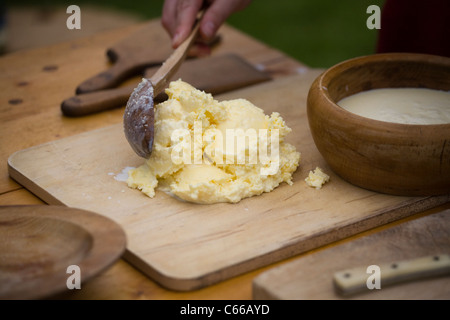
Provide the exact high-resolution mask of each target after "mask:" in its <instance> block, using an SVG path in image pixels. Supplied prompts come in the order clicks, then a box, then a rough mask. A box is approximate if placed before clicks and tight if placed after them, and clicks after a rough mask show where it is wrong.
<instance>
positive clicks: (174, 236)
mask: <svg viewBox="0 0 450 320" xmlns="http://www.w3.org/2000/svg"><path fill="white" fill-rule="evenodd" d="M320 72H321V70H313V71H308V72H307V73H304V74H299V75H296V76H290V77H285V78H281V79H277V80H274V81H269V82H265V83H263V84H258V85H255V86H251V87H247V88H245V89H241V90H237V91H233V92H230V93H227V94H223V95H219V96H216V97H215V98H216V99H218V100H224V99H227V100H228V99H232V98H247V99H248V100H250V101H251V102H253V103H254V104H255V105H257V106H259V107H261V108H263V109H264V110H265V111H266V113H268V114H270V113H271V112H273V111H277V112H279V113H280V114H281V116H282V117H283V118H284V119H285V121H286V123H287V125H288V126H289V127H291V128H292V133H291V134H290V135H289V136H288V137H287V141H289V142H291V143H293V144H294V145H295V146H296V148H297V150H298V151H300V152H301V153H302V160H301V165H300V167H299V169H298V170H297V172H296V173H295V174H294V179H293V181H294V185H292V186H289V185H286V184H283V185H280V186H279V187H278V188H277V189H275V190H274V191H273V192H270V193H266V194H263V195H261V196H257V197H253V198H248V199H244V200H243V201H241V202H239V203H237V204H228V203H221V204H214V205H198V204H191V203H186V202H180V201H178V200H176V199H174V198H172V197H170V196H169V195H167V194H165V193H163V192H157V193H156V196H155V198H153V199H150V198H148V197H146V196H145V195H143V194H142V193H141V192H139V191H137V190H132V189H129V188H128V187H127V186H126V184H125V183H123V182H119V181H116V180H115V179H114V176H115V175H116V174H119V173H120V172H121V171H122V170H123V169H124V168H126V167H128V166H132V167H136V166H138V165H140V164H142V162H143V161H142V159H141V158H139V157H138V156H136V155H135V154H134V153H133V151H132V150H131V147H130V146H129V145H128V143H127V141H126V139H125V137H124V134H123V128H122V124H121V123H119V124H117V125H113V126H109V127H105V128H102V129H99V130H95V131H90V132H85V133H82V134H79V135H75V136H72V137H68V138H64V139H62V140H58V141H53V142H50V143H47V144H44V145H39V146H36V147H32V148H29V149H26V150H22V151H19V152H17V153H15V154H13V155H11V156H10V158H9V161H8V168H9V173H10V176H11V177H12V178H13V179H15V180H16V181H17V182H19V183H20V184H22V185H23V186H24V187H26V188H27V189H29V190H30V191H31V192H33V193H34V194H36V195H37V196H38V197H40V198H41V199H43V200H44V201H46V202H47V203H49V204H64V205H66V206H69V207H77V208H81V209H86V210H90V211H94V212H97V213H100V214H103V215H106V216H108V217H110V218H112V219H113V220H115V221H117V222H118V223H119V224H120V225H121V226H123V228H124V229H125V231H126V234H127V239H128V247H127V251H126V252H125V255H124V258H125V259H127V260H128V261H129V262H130V263H132V264H134V265H135V266H136V267H137V268H139V269H140V270H141V271H142V272H144V273H145V274H147V275H148V276H149V277H151V278H153V279H154V280H155V281H156V282H158V283H159V284H161V285H162V286H164V287H166V288H169V289H173V290H182V291H188V290H194V289H198V288H202V287H205V286H208V285H211V284H214V283H217V282H219V281H222V280H225V279H228V278H231V277H234V276H236V275H239V274H242V273H245V272H247V271H250V270H254V269H256V268H259V267H262V266H267V265H269V264H271V263H274V262H276V261H280V260H282V259H285V258H288V257H292V256H294V255H296V254H299V253H302V252H305V251H307V250H310V249H313V248H317V247H319V246H323V245H325V244H328V243H330V242H333V241H336V240H339V239H342V238H345V237H348V236H351V235H354V234H356V233H359V232H362V231H365V230H368V229H370V228H373V227H376V226H379V225H383V224H385V223H388V222H391V221H394V220H396V219H400V218H403V217H406V216H409V215H412V214H414V213H417V212H420V211H423V210H425V209H428V208H432V207H435V206H437V205H439V204H442V203H445V202H447V201H449V200H450V195H446V196H440V197H421V198H409V197H398V196H389V195H384V194H378V193H375V192H371V191H367V190H364V189H361V188H358V187H355V186H352V185H350V184H348V183H347V182H345V181H343V180H342V179H340V178H339V177H338V176H336V175H335V174H334V173H333V172H331V170H330V169H329V167H328V166H327V165H326V163H325V162H324V160H323V158H322V157H321V155H320V153H319V152H318V150H317V149H316V147H315V145H314V142H313V139H312V137H311V135H310V132H309V128H308V123H307V116H306V96H307V93H308V90H309V87H310V85H311V83H312V81H313V80H314V79H315V78H316V77H317V76H318V75H319V74H320ZM316 166H319V167H322V168H323V169H324V171H325V172H326V173H328V174H330V176H331V180H330V182H329V183H328V184H326V185H325V186H324V187H323V188H322V189H321V190H316V189H313V188H310V187H308V186H307V185H306V183H305V181H304V179H305V178H306V176H307V175H308V173H309V171H310V170H313V169H314V168H316Z"/></svg>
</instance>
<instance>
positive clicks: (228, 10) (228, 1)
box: [200, 0, 251, 40]
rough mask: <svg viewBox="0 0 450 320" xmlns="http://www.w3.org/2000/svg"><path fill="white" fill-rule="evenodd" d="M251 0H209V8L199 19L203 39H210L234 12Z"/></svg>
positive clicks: (241, 8) (244, 6)
mask: <svg viewBox="0 0 450 320" xmlns="http://www.w3.org/2000/svg"><path fill="white" fill-rule="evenodd" d="M250 3H251V0H245V1H242V0H216V1H214V2H212V1H211V3H210V6H209V8H208V9H207V11H206V12H205V15H204V17H203V19H202V21H201V26H200V34H201V36H202V38H203V39H205V40H210V39H211V38H212V37H213V36H214V35H215V34H216V32H217V30H218V29H219V27H220V26H221V25H222V24H223V23H224V22H225V20H226V19H227V18H228V17H229V16H230V15H231V14H232V13H234V12H237V11H240V10H243V9H244V8H246V7H247V6H248V5H249V4H250Z"/></svg>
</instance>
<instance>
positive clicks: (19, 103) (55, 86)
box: [0, 20, 450, 300]
mask: <svg viewBox="0 0 450 320" xmlns="http://www.w3.org/2000/svg"><path fill="white" fill-rule="evenodd" d="M146 23H151V24H154V32H161V30H162V29H161V26H160V22H159V20H152V21H150V22H146ZM142 25H143V24H136V25H133V26H130V27H126V28H121V29H117V30H113V31H107V32H103V33H99V34H96V35H94V36H91V37H88V38H83V39H78V40H74V41H70V42H65V43H60V44H56V45H52V46H48V47H41V48H36V49H32V50H25V51H19V52H16V53H11V54H8V55H5V56H3V57H1V58H0V70H1V72H0V84H1V87H2V92H1V96H0V123H1V126H0V139H1V140H0V156H1V157H0V205H24V204H41V205H43V204H45V203H44V202H43V201H41V200H40V199H39V198H38V197H36V196H35V195H33V194H32V193H30V192H29V191H27V190H26V189H24V188H23V187H22V186H21V185H19V184H18V183H16V182H15V181H14V180H12V179H11V178H10V177H9V174H8V168H7V160H8V158H9V156H10V155H11V154H13V153H14V152H16V151H19V150H22V149H25V148H28V147H31V146H36V145H40V144H42V143H45V142H49V141H53V140H57V139H61V138H64V137H68V136H71V135H75V134H79V133H82V132H85V131H89V130H93V129H97V128H101V127H105V126H109V125H112V124H117V123H120V122H122V116H123V108H118V109H114V110H110V111H106V112H102V113H98V114H94V115H90V116H85V117H80V118H67V117H64V116H63V115H62V113H61V109H60V104H61V102H62V101H63V100H65V99H67V98H68V97H71V96H73V95H74V91H75V88H76V87H77V85H78V84H80V83H81V82H82V81H84V80H85V79H87V78H89V77H91V76H92V75H94V74H97V73H98V72H101V71H104V70H106V69H108V68H109V66H110V65H109V62H108V61H107V58H106V56H105V50H106V49H107V48H108V47H110V46H112V45H113V44H115V43H116V42H117V41H119V40H120V39H122V38H123V37H125V36H127V35H130V34H132V33H133V32H135V31H136V30H138V29H139V28H141V27H142ZM219 33H220V34H221V35H222V38H223V39H222V41H221V43H220V44H219V45H217V46H216V47H215V48H214V51H213V54H222V53H235V54H239V55H240V56H242V57H243V58H245V59H246V60H247V61H248V62H250V63H252V64H254V65H256V66H258V67H259V68H263V69H264V70H266V71H267V72H269V73H270V74H271V75H272V77H274V78H278V77H284V76H287V75H293V74H298V73H305V72H308V70H309V68H308V67H307V66H305V65H304V64H303V63H301V62H299V61H296V60H294V59H292V58H291V57H289V56H287V55H285V54H283V53H282V52H280V51H279V50H276V49H274V48H271V47H269V46H267V45H265V44H264V43H261V42H260V41H258V40H256V39H254V38H252V37H250V36H248V35H245V34H243V33H241V32H239V31H238V30H236V29H234V28H232V27H230V26H228V25H225V26H223V27H222V29H221V30H220V32H219ZM126 84H127V83H125V85H126ZM448 208H450V204H449V203H447V204H445V205H443V206H440V207H438V208H434V209H432V210H428V211H427V212H423V213H419V214H417V215H415V217H417V216H421V215H426V214H431V213H434V212H439V211H441V210H444V209H448ZM402 222H403V221H397V222H395V223H391V224H389V225H386V226H384V227H383V228H386V227H389V226H392V225H394V224H397V223H402ZM378 229H380V228H377V229H376V230H372V231H370V232H376V231H378ZM348 240H349V239H346V240H344V241H348ZM341 242H342V241H341ZM339 243H340V242H338V243H334V244H332V245H337V244H339ZM330 246H331V245H330ZM323 249H324V248H321V249H317V250H323ZM310 253H311V252H307V253H305V254H310ZM300 256H301V255H298V256H295V257H293V258H291V259H288V260H284V261H281V262H279V263H277V264H274V265H271V266H268V267H265V268H260V269H258V270H255V271H252V272H249V273H246V274H243V275H241V276H238V277H235V278H232V279H230V280H227V281H224V282H221V283H218V284H216V285H213V286H210V287H207V288H204V289H201V290H197V291H192V292H174V291H170V290H167V289H165V288H163V287H161V286H159V285H158V284H156V283H155V282H153V281H152V280H151V279H149V278H148V277H147V276H145V275H144V274H142V273H141V272H140V271H138V270H137V269H135V268H134V267H133V266H132V265H130V264H129V263H128V262H126V261H125V260H119V261H118V262H116V263H115V264H114V265H113V266H111V267H110V268H108V269H107V270H106V271H104V272H102V273H101V274H99V275H98V276H96V277H95V278H94V279H91V280H90V281H88V282H87V283H85V284H83V287H82V289H81V290H72V291H68V292H67V293H64V294H63V295H60V296H58V297H57V298H62V299H93V300H94V299H95V300H98V299H153V300H171V299H183V300H184V299H193V300H196V299H199V300H202V299H205V300H209V299H220V300H233V299H242V300H248V299H251V298H252V281H253V279H254V278H255V277H256V276H257V275H258V274H260V273H261V272H264V271H266V270H268V269H271V268H273V267H275V266H277V265H281V264H283V263H287V262H289V261H291V260H293V259H297V258H298V257H300Z"/></svg>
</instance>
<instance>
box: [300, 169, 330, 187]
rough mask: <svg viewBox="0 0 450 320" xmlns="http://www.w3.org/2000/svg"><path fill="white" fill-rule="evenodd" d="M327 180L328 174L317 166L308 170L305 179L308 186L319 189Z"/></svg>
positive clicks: (328, 178)
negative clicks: (312, 169)
mask: <svg viewBox="0 0 450 320" xmlns="http://www.w3.org/2000/svg"><path fill="white" fill-rule="evenodd" d="M329 180H330V176H329V175H327V174H326V173H325V172H323V171H322V169H321V168H319V167H316V169H315V170H314V171H310V172H309V175H308V177H307V178H306V179H305V181H306V184H307V185H308V186H310V187H313V188H316V189H321V188H322V186H323V185H324V184H325V183H327V182H328V181H329Z"/></svg>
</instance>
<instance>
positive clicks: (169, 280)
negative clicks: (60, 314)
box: [123, 194, 450, 299]
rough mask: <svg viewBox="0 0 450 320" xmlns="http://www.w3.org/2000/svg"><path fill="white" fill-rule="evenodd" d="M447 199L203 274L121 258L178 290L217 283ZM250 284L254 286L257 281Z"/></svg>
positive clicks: (424, 201) (429, 201) (436, 199)
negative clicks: (186, 275)
mask: <svg viewBox="0 0 450 320" xmlns="http://www.w3.org/2000/svg"><path fill="white" fill-rule="evenodd" d="M447 202H450V194H449V195H444V196H439V197H426V198H423V199H421V200H420V201H418V202H417V203H414V206H413V208H411V207H410V205H411V204H410V203H409V202H405V203H403V204H402V205H400V206H398V207H396V208H393V209H392V211H390V212H386V213H383V214H381V215H380V214H379V213H375V214H374V215H373V216H372V217H368V218H367V219H365V220H360V221H357V222H355V223H353V224H349V225H347V226H345V227H343V228H341V229H340V230H339V232H337V233H336V235H333V236H330V234H328V233H323V234H321V233H319V234H316V235H314V236H311V237H309V238H307V239H298V240H297V241H295V242H293V243H291V244H289V245H287V246H285V247H284V248H283V249H281V250H279V249H278V251H277V252H273V251H271V252H267V253H265V254H263V255H260V256H258V257H254V258H252V259H248V260H245V261H242V262H240V263H238V264H235V265H230V266H227V267H225V268H222V269H220V270H215V271H214V272H213V273H208V274H204V275H201V276H198V277H195V276H194V277H190V278H182V277H179V276H177V275H170V274H166V273H163V272H161V271H159V270H157V269H155V268H154V267H152V266H151V265H150V264H148V263H147V262H145V261H143V260H142V259H141V258H140V257H138V256H137V255H136V254H134V253H133V252H131V251H130V250H127V251H126V252H125V254H124V256H123V258H124V260H126V261H128V262H129V263H130V264H131V265H133V266H135V267H136V268H137V269H139V270H140V271H141V272H142V273H144V274H145V275H146V276H148V277H149V278H151V279H152V280H154V281H155V282H157V283H158V284H159V285H161V286H162V287H164V288H166V289H169V290H174V291H180V292H186V291H194V290H198V289H202V288H205V287H208V286H211V285H214V284H217V283H220V282H222V281H225V280H228V279H231V278H233V277H236V276H240V275H242V274H244V273H247V272H251V271H254V270H256V269H258V268H262V267H267V266H269V265H271V264H275V263H278V262H281V261H283V260H285V259H288V258H292V257H294V256H296V255H300V254H303V253H306V252H308V251H310V250H313V249H317V248H320V247H323V246H326V245H329V244H331V243H333V242H336V241H339V240H344V239H346V238H348V237H350V236H354V235H356V234H358V233H362V232H365V231H369V230H370V229H373V228H376V227H379V226H382V225H385V224H388V223H390V222H394V221H397V220H401V219H403V218H407V217H410V216H412V215H414V214H417V213H420V212H423V211H425V210H428V209H432V208H434V207H437V206H439V205H441V204H445V203H447ZM380 217H381V219H382V221H383V223H382V224H381V225H380V224H379V222H378V221H379V219H380ZM254 285H256V286H257V283H256V284H254ZM263 295H264V294H263ZM266 298H271V299H278V298H277V297H272V296H267V297H266ZM260 299H261V296H260Z"/></svg>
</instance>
